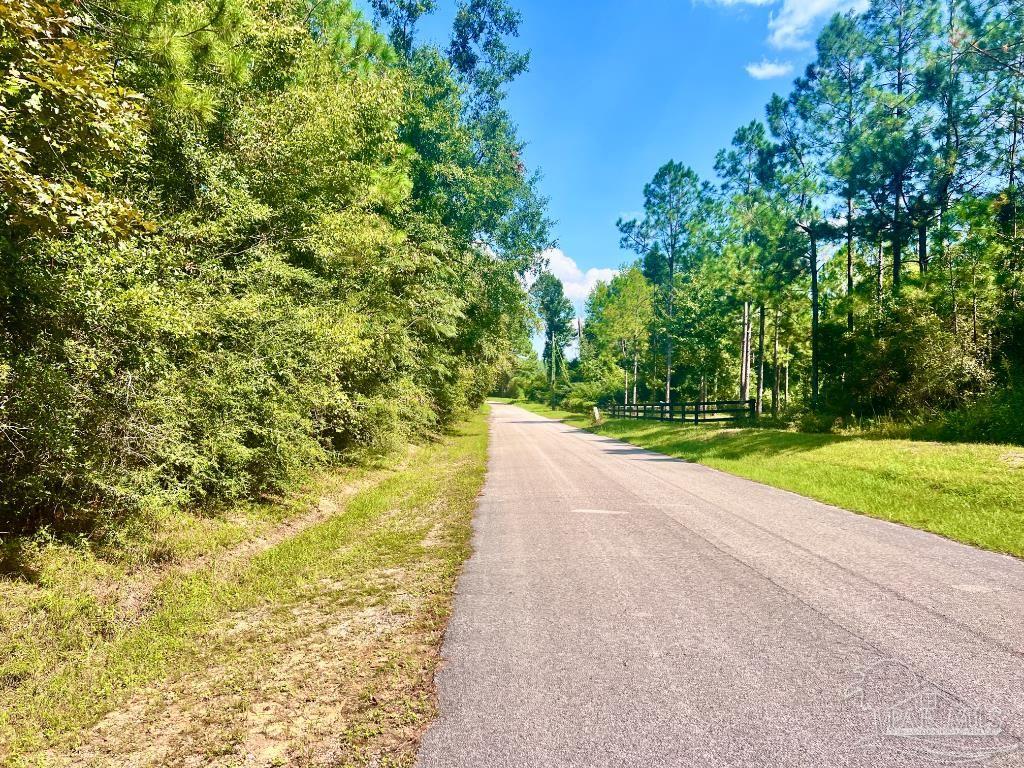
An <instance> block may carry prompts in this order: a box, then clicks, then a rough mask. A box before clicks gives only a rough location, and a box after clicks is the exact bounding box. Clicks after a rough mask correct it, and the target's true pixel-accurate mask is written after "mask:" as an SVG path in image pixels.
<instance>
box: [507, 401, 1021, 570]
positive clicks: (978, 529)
mask: <svg viewBox="0 0 1024 768" xmlns="http://www.w3.org/2000/svg"><path fill="white" fill-rule="evenodd" d="M516 405H518V406H520V407H522V408H525V409H527V410H529V411H532V412H534V413H537V414H540V415H542V416H547V417H548V418H555V419H561V420H564V421H565V423H567V424H570V425H572V426H575V427H579V428H581V429H589V430H590V431H593V432H595V433H597V434H601V435H606V436H608V437H613V438H616V439H618V440H623V441H625V442H628V443H632V444H634V445H638V446H640V447H642V448H648V449H650V450H652V451H657V452H659V453H664V454H667V455H669V456H676V457H678V458H682V459H687V460H689V461H694V462H698V463H700V464H706V465H707V466H709V467H714V468H715V469H720V470H723V471H725V472H729V473H731V474H734V475H739V476H740V477H746V478H749V479H751V480H756V481H758V482H761V483H765V484H766V485H772V486H775V487H777V488H783V489H785V490H788V491H794V492H795V493H799V494H801V495H803V496H809V497H811V498H813V499H818V500H819V501H823V502H826V503H828V504H833V505H835V506H837V507H842V508H844V509H848V510H851V511H853V512H858V513H861V514H865V515H870V516H871V517H878V518H882V519H883V520H890V521H893V522H897V523H902V524H904V525H908V526H911V527H914V528H920V529H922V530H925V531H930V532H932V533H937V534H939V535H941V536H945V537H947V538H950V539H955V540H956V541H961V542H963V543H965V544H972V545H975V546H979V547H983V548H985V549H990V550H993V551H996V552H1004V553H1007V554H1011V555H1016V556H1017V557H1024V448H1021V447H1020V446H1011V445H992V444H977V443H936V442H927V441H918V440H906V439H891V438H887V437H884V436H875V435H871V434H866V435H843V434H806V433H802V432H794V431H786V430H780V429H759V428H734V427H729V426H722V425H701V426H699V427H698V426H684V425H680V424H663V423H659V422H646V421H634V420H631V419H609V420H607V421H605V422H603V423H602V424H601V425H599V426H594V425H593V424H592V422H591V420H590V418H589V417H587V416H583V415H580V414H575V413H569V412H567V411H557V410H552V409H550V408H548V407H547V406H544V405H538V404H536V403H525V402H516Z"/></svg>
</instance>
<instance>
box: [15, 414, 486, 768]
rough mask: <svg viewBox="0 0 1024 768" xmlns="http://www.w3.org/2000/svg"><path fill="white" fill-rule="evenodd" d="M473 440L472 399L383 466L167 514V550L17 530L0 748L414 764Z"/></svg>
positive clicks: (460, 540)
mask: <svg viewBox="0 0 1024 768" xmlns="http://www.w3.org/2000/svg"><path fill="white" fill-rule="evenodd" d="M486 446H487V434H486V422H485V418H484V416H483V415H482V414H478V415H477V416H475V417H474V418H472V419H471V420H470V421H468V422H467V423H465V424H463V425H461V426H460V427H459V428H458V429H457V430H455V431H454V432H453V433H452V434H450V435H448V436H446V437H445V438H443V439H442V440H440V441H438V442H436V443H432V444H429V445H426V446H419V447H414V448H412V449H410V451H409V453H408V455H407V456H406V457H405V458H404V460H403V461H400V462H397V463H398V466H397V467H396V468H391V469H387V468H381V467H378V468H373V469H362V470H348V471H340V472H337V473H331V474H329V475H328V476H326V477H324V478H322V479H321V480H320V481H319V482H318V483H317V484H316V485H315V487H311V488H309V489H307V492H306V493H304V494H302V495H301V496H297V497H295V498H293V499H290V500H289V501H288V502H287V503H283V502H282V503H278V504H273V505H264V506H269V507H271V508H270V509H261V510H256V509H255V508H253V509H248V508H247V509H244V510H238V511H237V512H236V513H235V514H233V515H232V514H226V515H221V516H219V520H218V521H217V522H213V521H206V522H201V521H199V520H198V519H197V520H191V521H184V522H181V523H180V524H179V525H178V526H177V527H178V528H179V529H183V530H185V531H188V533H179V536H178V538H179V540H180V541H178V545H177V549H175V550H174V552H175V556H174V557H173V558H172V562H170V563H160V564H153V563H150V564H149V565H145V566H141V565H136V566H131V565H130V564H127V561H125V560H124V558H120V559H119V558H116V557H109V556H104V553H102V552H95V551H92V550H90V549H88V548H87V547H85V546H79V547H76V546H72V545H68V544H59V545H58V544H56V543H52V544H47V543H45V542H44V543H40V544H38V545H37V546H36V549H35V550H34V551H31V552H27V553H26V552H25V551H24V548H22V552H21V554H20V557H21V558H22V562H21V563H20V566H21V567H20V571H19V572H18V574H17V575H12V574H11V573H10V571H11V563H8V568H7V570H8V571H9V573H8V575H7V576H5V577H4V578H3V579H0V648H2V649H3V650H2V651H0V654H2V655H0V764H4V765H10V766H28V765H33V766H35V765H45V766H51V765H52V766H58V765H60V766H72V765H74V766H79V765H82V766H85V765H104V766H107V765H109V766H120V765H124V764H126V760H127V758H128V756H131V757H132V762H131V764H132V765H137V766H147V765H152V766H158V765H166V764H168V762H169V761H171V760H172V758H173V762H174V764H188V763H189V761H190V760H191V762H193V763H194V764H197V765H209V764H213V763H214V762H215V763H216V765H218V766H221V765H235V764H238V765H241V764H242V763H243V762H245V761H246V759H247V756H252V755H255V759H256V762H257V763H259V764H263V765H272V764H280V765H285V764H292V763H293V762H295V761H299V762H303V764H305V762H316V761H320V760H323V761H328V762H330V764H338V765H346V766H348V765H353V766H355V765H380V766H400V765H411V764H412V762H413V760H414V756H415V749H416V745H417V743H418V738H419V734H420V732H421V730H422V728H423V727H424V725H425V724H426V723H427V722H428V721H429V719H430V718H431V717H432V716H433V714H434V698H433V688H432V677H433V670H434V668H435V666H436V663H437V651H438V647H439V644H440V639H441V636H442V632H443V628H444V625H445V622H446V620H447V616H448V613H449V610H450V600H451V595H452V591H453V589H454V583H455V578H456V576H457V574H458V571H459V569H460V567H461V564H462V562H463V561H464V559H465V558H466V556H467V555H468V552H469V545H468V541H469V535H470V518H471V514H472V510H473V507H474V504H475V498H476V494H477V493H478V491H479V489H480V487H481V485H482V482H483V474H484V467H485V460H486ZM197 526H198V527H199V529H200V532H198V533H197V530H196V527H197ZM173 527H174V526H171V528H173ZM203 527H205V528H208V529H210V531H209V534H210V535H208V536H204V535H203V534H202V532H201V530H202V529H203ZM182 542H184V543H182Z"/></svg>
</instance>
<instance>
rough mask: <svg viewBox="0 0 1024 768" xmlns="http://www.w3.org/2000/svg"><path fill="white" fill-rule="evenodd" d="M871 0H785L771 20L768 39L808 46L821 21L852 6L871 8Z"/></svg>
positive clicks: (789, 45)
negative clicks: (811, 35)
mask: <svg viewBox="0 0 1024 768" xmlns="http://www.w3.org/2000/svg"><path fill="white" fill-rule="evenodd" d="M868 5H869V2H868V0H783V2H782V8H781V9H780V10H779V12H778V13H773V14H772V18H771V21H769V22H768V29H769V30H770V34H769V35H768V42H769V43H770V44H771V45H772V46H774V47H775V48H807V47H809V46H810V45H811V40H810V39H809V35H810V33H811V32H812V31H814V28H815V27H816V26H817V25H818V23H819V22H820V21H825V20H827V19H829V18H831V17H832V16H833V15H834V14H836V13H843V12H845V11H848V10H851V9H852V10H855V11H857V12H861V11H864V10H866V9H867V7H868Z"/></svg>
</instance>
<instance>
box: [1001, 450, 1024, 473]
mask: <svg viewBox="0 0 1024 768" xmlns="http://www.w3.org/2000/svg"><path fill="white" fill-rule="evenodd" d="M999 458H1000V459H1002V460H1003V461H1005V462H1006V463H1007V465H1009V467H1010V468H1011V469H1021V468H1024V452H1022V451H1009V452H1008V453H1004V454H1003V455H1002V456H1000V457H999Z"/></svg>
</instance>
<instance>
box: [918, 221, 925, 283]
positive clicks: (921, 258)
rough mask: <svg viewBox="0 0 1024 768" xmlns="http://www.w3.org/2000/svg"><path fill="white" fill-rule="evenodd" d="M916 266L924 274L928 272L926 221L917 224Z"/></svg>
mask: <svg viewBox="0 0 1024 768" xmlns="http://www.w3.org/2000/svg"><path fill="white" fill-rule="evenodd" d="M917 266H918V268H919V269H920V270H921V274H922V275H924V274H926V273H927V272H928V222H927V221H922V222H921V223H919V224H918V225H917Z"/></svg>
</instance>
